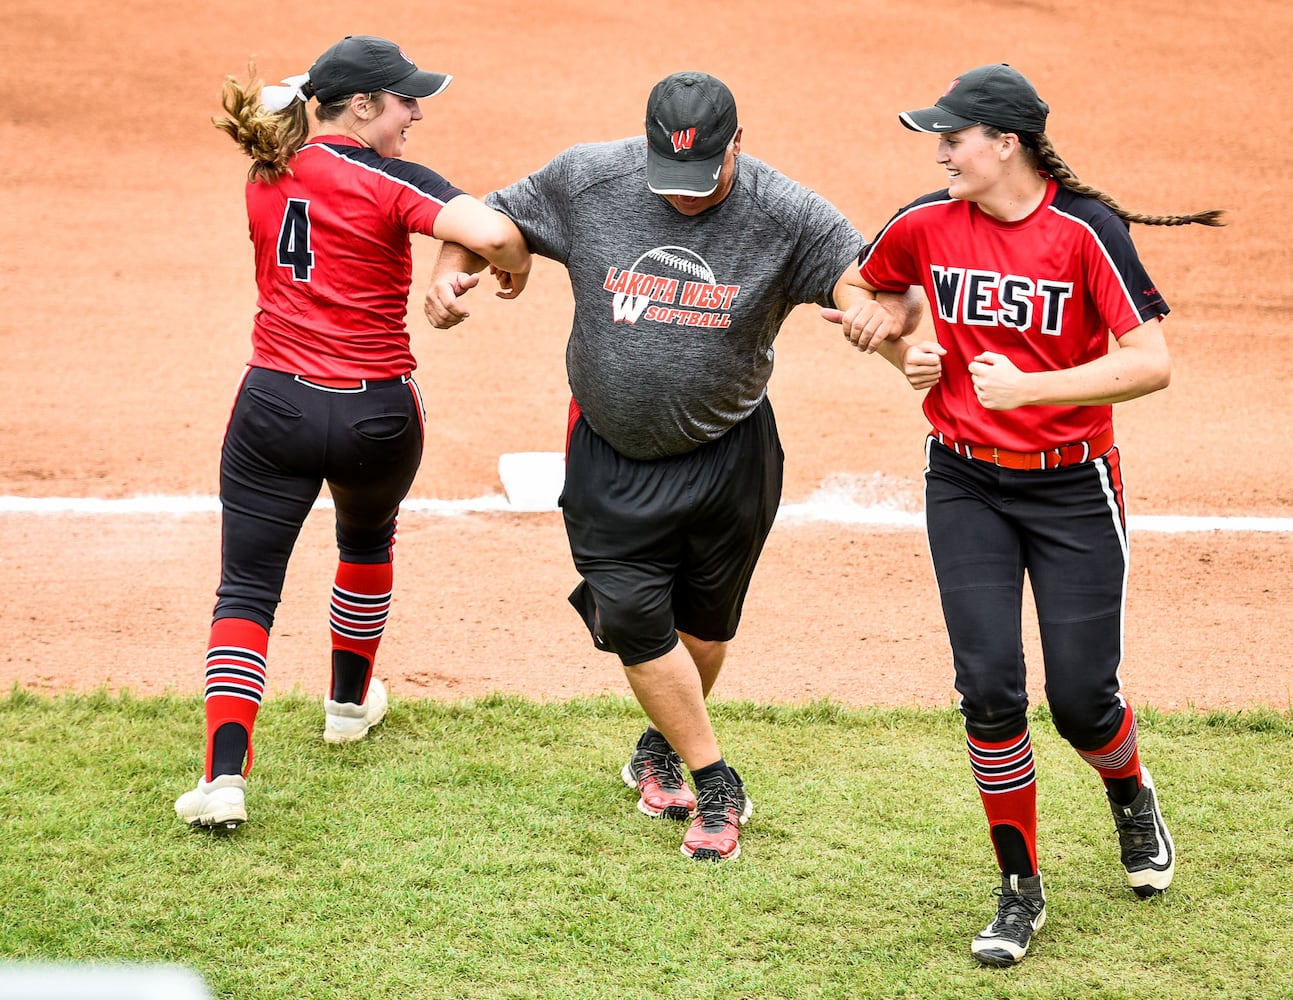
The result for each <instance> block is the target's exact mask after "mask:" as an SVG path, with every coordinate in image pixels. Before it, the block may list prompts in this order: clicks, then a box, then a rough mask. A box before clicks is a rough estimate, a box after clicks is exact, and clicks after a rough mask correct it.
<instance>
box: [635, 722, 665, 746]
mask: <svg viewBox="0 0 1293 1000" xmlns="http://www.w3.org/2000/svg"><path fill="white" fill-rule="evenodd" d="M661 746H665V747H668V746H669V741H668V740H667V739H665V738H664V733H662V732H660V730H658V729H656V728H655V727H654V726H647V728H646V729H645V730H644V731H643V733H642V735H641V736H639V737H638V749H643V748H646V747H652V748H656V749H658V748H660V747H661ZM670 749H672V747H670Z"/></svg>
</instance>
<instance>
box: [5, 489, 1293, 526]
mask: <svg viewBox="0 0 1293 1000" xmlns="http://www.w3.org/2000/svg"><path fill="white" fill-rule="evenodd" d="M314 506H315V509H316V510H330V509H332V502H331V501H330V500H319V501H318V502H317V503H315V505H314ZM558 509H559V508H558V507H557V505H556V503H555V500H554V501H553V502H552V503H551V505H550V506H540V505H536V504H534V503H533V501H527V503H526V504H524V505H521V506H514V505H513V504H512V503H511V502H510V501H509V500H508V498H507V496H506V495H505V494H501V493H492V494H488V495H486V496H481V497H473V498H468V499H461V500H437V499H422V498H415V497H410V498H407V499H406V500H405V501H404V503H402V504H401V505H400V513H401V515H404V516H407V515H410V514H425V515H428V516H431V517H456V516H465V515H470V514H492V513H545V512H553V511H556V510H558ZM219 511H220V501H219V499H218V498H217V497H213V496H166V495H144V496H134V497H122V498H115V499H109V498H102V497H19V496H0V515H4V514H38V515H79V516H96V517H98V516H127V515H133V516H137V515H189V514H217V513H219ZM777 521H778V523H785V524H840V525H857V526H863V527H881V528H900V529H912V530H914V529H923V528H924V526H925V516H924V514H923V513H922V512H920V511H913V510H907V509H903V508H901V507H898V506H895V505H892V504H886V503H883V502H880V503H859V502H857V501H854V500H849V499H847V498H843V497H841V496H839V495H838V494H837V493H836V492H834V491H830V490H826V491H818V492H817V493H815V494H813V496H811V497H810V498H809V499H808V500H806V501H803V502H798V503H783V504H782V505H781V509H780V510H779V511H778V514H777ZM1127 524H1128V528H1129V529H1132V530H1136V531H1154V532H1166V533H1184V532H1202V531H1225V532H1290V533H1293V517H1247V516H1226V517H1215V516H1213V517H1210V516H1195V517H1190V516H1181V515H1161V514H1139V515H1137V514H1133V515H1130V516H1129V517H1128V518H1127Z"/></svg>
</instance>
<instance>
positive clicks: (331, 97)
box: [310, 35, 453, 104]
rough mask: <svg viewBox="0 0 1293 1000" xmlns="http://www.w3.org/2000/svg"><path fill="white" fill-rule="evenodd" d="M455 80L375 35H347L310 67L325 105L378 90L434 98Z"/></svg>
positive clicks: (319, 95) (318, 93)
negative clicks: (418, 63) (430, 69)
mask: <svg viewBox="0 0 1293 1000" xmlns="http://www.w3.org/2000/svg"><path fill="white" fill-rule="evenodd" d="M452 79H453V77H452V76H449V75H448V74H446V73H428V72H427V71H426V70H421V69H418V68H417V66H416V65H414V63H413V60H412V59H410V58H409V57H408V56H406V55H405V54H404V50H403V49H402V48H400V47H399V46H398V45H396V44H395V43H394V42H392V41H389V40H387V39H385V38H377V37H375V36H373V35H347V36H346V37H345V38H343V39H342V40H341V41H339V42H337V44H336V45H334V46H332V48H330V49H328V51H327V52H325V53H323V55H321V56H319V58H318V59H316V60H315V61H314V65H313V66H311V67H310V86H311V87H312V88H313V89H314V96H315V97H317V98H318V99H319V102H320V103H321V104H327V103H328V102H329V101H335V100H336V99H337V98H338V97H347V96H349V95H350V94H367V93H371V92H372V91H375V90H384V91H386V92H387V93H390V94H394V95H395V96H396V97H434V96H435V95H436V94H438V93H440V91H442V90H444V88H445V87H447V86H449V81H450V80H452Z"/></svg>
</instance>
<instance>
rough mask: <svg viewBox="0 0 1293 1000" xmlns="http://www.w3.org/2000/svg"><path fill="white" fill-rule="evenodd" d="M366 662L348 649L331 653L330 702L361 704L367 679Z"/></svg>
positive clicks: (367, 666)
mask: <svg viewBox="0 0 1293 1000" xmlns="http://www.w3.org/2000/svg"><path fill="white" fill-rule="evenodd" d="M368 668H369V663H368V660H367V659H366V658H365V657H363V656H360V655H359V654H358V653H352V652H351V651H350V650H348V649H334V650H333V651H332V700H333V701H346V702H350V703H351V704H352V705H358V704H361V703H362V702H363V694H364V680H365V679H366V678H367V677H368Z"/></svg>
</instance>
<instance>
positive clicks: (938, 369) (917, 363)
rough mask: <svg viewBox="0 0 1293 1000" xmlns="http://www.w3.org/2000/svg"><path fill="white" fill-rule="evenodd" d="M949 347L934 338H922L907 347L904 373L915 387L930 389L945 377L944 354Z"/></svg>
mask: <svg viewBox="0 0 1293 1000" xmlns="http://www.w3.org/2000/svg"><path fill="white" fill-rule="evenodd" d="M946 353H947V348H946V347H943V346H942V345H941V344H938V343H936V342H934V341H932V340H922V341H921V342H920V343H918V344H912V345H911V346H910V347H908V348H907V353H906V354H904V355H903V359H902V373H903V374H904V375H906V376H907V382H908V383H909V384H910V385H911V387H912V388H913V389H928V388H929V387H930V386H932V385H934V384H935V383H937V382H938V380H939V379H940V378H942V377H943V355H944V354H946Z"/></svg>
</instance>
